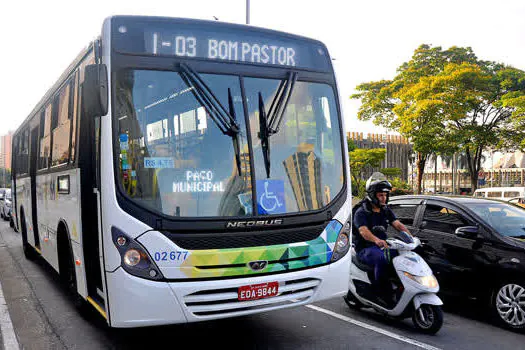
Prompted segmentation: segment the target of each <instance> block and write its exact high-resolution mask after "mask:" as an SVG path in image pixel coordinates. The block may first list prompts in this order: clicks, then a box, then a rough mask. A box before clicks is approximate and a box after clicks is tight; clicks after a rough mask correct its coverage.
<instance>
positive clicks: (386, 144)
mask: <svg viewBox="0 0 525 350" xmlns="http://www.w3.org/2000/svg"><path fill="white" fill-rule="evenodd" d="M385 168H388V129H386V135H385Z"/></svg>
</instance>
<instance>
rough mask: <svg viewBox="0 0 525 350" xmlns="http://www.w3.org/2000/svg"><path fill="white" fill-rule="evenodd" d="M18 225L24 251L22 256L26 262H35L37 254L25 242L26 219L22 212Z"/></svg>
mask: <svg viewBox="0 0 525 350" xmlns="http://www.w3.org/2000/svg"><path fill="white" fill-rule="evenodd" d="M20 223H21V226H22V249H23V250H24V256H25V257H26V259H28V260H35V258H36V257H37V253H36V251H35V249H34V248H33V247H31V245H30V244H29V243H28V242H27V229H26V218H25V215H24V213H23V212H22V216H21V220H20Z"/></svg>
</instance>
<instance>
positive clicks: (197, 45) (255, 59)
mask: <svg viewBox="0 0 525 350" xmlns="http://www.w3.org/2000/svg"><path fill="white" fill-rule="evenodd" d="M150 43H151V48H149V50H148V51H149V52H150V53H152V54H154V55H159V54H164V55H175V56H185V57H202V58H207V59H210V60H227V61H241V62H251V63H264V64H273V65H282V66H292V67H295V65H296V62H295V58H296V49H295V48H294V47H292V46H282V44H281V45H280V44H279V43H272V42H268V43H254V42H246V41H238V40H233V41H232V40H221V39H220V38H203V39H200V40H199V39H198V38H197V37H195V36H184V35H162V34H160V33H158V32H155V33H152V34H151V39H150Z"/></svg>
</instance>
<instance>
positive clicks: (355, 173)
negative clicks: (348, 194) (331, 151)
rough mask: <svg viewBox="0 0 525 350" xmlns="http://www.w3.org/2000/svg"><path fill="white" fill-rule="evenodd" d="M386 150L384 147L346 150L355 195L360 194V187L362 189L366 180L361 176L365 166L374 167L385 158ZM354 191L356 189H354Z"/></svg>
mask: <svg viewBox="0 0 525 350" xmlns="http://www.w3.org/2000/svg"><path fill="white" fill-rule="evenodd" d="M385 153H386V150H385V149H384V148H370V149H365V148H355V149H354V150H353V151H352V152H348V155H349V156H350V173H351V175H352V186H353V187H354V189H357V195H358V196H360V195H362V193H361V194H360V191H361V192H362V191H364V190H361V188H363V189H364V185H365V182H366V180H365V179H363V178H362V174H363V173H364V171H365V169H366V168H367V167H371V168H376V167H378V166H379V165H380V164H381V161H382V160H383V159H385ZM354 193H356V191H354Z"/></svg>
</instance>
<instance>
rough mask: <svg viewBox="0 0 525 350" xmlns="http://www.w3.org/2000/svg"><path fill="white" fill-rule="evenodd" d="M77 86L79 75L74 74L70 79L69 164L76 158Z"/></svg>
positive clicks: (78, 90) (78, 96)
mask: <svg viewBox="0 0 525 350" xmlns="http://www.w3.org/2000/svg"><path fill="white" fill-rule="evenodd" d="M78 84H79V74H76V73H74V74H73V79H71V101H70V103H71V104H70V106H71V108H70V116H71V124H72V125H71V140H70V143H71V156H70V159H71V163H74V162H75V156H76V145H77V129H78V128H77V125H78V124H77V120H78V115H79V111H78V106H79V103H78V100H79V98H80V95H79V93H80V89H79V88H78Z"/></svg>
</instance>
